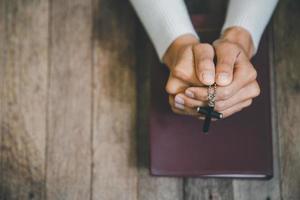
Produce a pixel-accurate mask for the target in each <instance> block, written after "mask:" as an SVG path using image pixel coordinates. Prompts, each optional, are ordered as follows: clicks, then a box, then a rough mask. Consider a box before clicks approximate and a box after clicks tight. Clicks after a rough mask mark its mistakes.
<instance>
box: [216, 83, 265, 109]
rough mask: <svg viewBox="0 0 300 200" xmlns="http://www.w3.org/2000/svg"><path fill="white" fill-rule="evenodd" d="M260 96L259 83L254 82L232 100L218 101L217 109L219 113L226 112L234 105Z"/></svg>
mask: <svg viewBox="0 0 300 200" xmlns="http://www.w3.org/2000/svg"><path fill="white" fill-rule="evenodd" d="M259 94H260V89H259V85H258V83H257V81H253V82H252V83H250V84H248V85H247V86H245V87H244V88H242V89H241V90H239V91H238V92H237V93H236V94H234V95H233V96H232V97H231V98H229V99H227V100H221V101H216V103H215V109H216V111H218V112H221V111H223V110H226V109H228V108H230V107H233V106H234V105H237V104H239V103H240V102H244V101H246V100H248V99H253V98H255V97H257V96H258V95H259Z"/></svg>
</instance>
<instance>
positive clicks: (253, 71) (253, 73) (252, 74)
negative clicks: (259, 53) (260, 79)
mask: <svg viewBox="0 0 300 200" xmlns="http://www.w3.org/2000/svg"><path fill="white" fill-rule="evenodd" d="M248 75H249V77H250V79H251V80H255V79H256V78H257V71H256V69H255V68H254V67H253V66H252V65H251V67H250V71H249V72H248Z"/></svg>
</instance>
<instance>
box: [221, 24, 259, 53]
mask: <svg viewBox="0 0 300 200" xmlns="http://www.w3.org/2000/svg"><path fill="white" fill-rule="evenodd" d="M221 38H222V39H225V40H228V41H230V42H233V43H236V44H238V45H239V46H240V47H241V48H242V49H243V50H244V52H245V54H246V55H247V56H248V58H251V57H252V56H253V53H254V43H253V40H252V37H251V35H250V33H249V32H248V31H247V30H246V29H244V28H242V27H237V26H235V27H230V28H227V29H226V30H225V31H224V32H223V34H222V36H221Z"/></svg>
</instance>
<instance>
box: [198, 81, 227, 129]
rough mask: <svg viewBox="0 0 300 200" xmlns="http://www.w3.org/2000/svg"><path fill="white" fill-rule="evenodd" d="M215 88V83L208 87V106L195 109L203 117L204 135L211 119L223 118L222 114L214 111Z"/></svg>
mask: <svg viewBox="0 0 300 200" xmlns="http://www.w3.org/2000/svg"><path fill="white" fill-rule="evenodd" d="M216 87H217V85H216V83H214V84H213V85H210V86H209V87H208V106H206V107H198V108H197V112H198V113H202V114H204V115H205V120H204V124H203V132H204V133H207V132H208V130H209V127H210V123H211V119H212V118H215V119H221V118H222V117H223V115H222V113H219V112H216V111H214V107H215V97H216Z"/></svg>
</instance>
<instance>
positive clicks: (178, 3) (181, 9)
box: [130, 0, 278, 60]
mask: <svg viewBox="0 0 300 200" xmlns="http://www.w3.org/2000/svg"><path fill="white" fill-rule="evenodd" d="M130 1H131V3H132V5H133V7H134V9H135V10H136V12H137V14H138V16H139V18H140V20H141V22H142V23H143V25H144V27H145V28H146V31H147V33H148V34H149V36H150V39H151V40H152V42H153V44H154V47H155V49H156V52H157V54H158V56H159V58H160V60H162V57H163V56H164V54H165V52H166V50H167V49H168V47H169V46H170V44H171V43H172V42H173V41H174V40H175V39H176V38H177V37H179V36H181V35H184V34H188V33H189V34H193V35H195V36H196V37H198V36H197V33H196V31H195V30H194V28H193V26H192V23H191V20H190V18H189V15H188V12H187V9H186V6H185V3H184V1H183V0H130ZM277 2H278V0H230V1H229V5H228V10H227V15H226V20H225V23H224V26H223V28H222V32H223V31H224V30H226V29H227V28H229V27H233V26H239V27H243V28H245V29H246V30H247V31H249V33H250V35H251V36H252V40H253V43H254V51H255V52H256V51H257V47H258V44H259V41H260V38H261V35H262V33H263V31H264V29H265V27H266V25H267V23H268V21H269V19H270V17H271V15H272V13H273V10H274V8H275V6H276V4H277Z"/></svg>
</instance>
